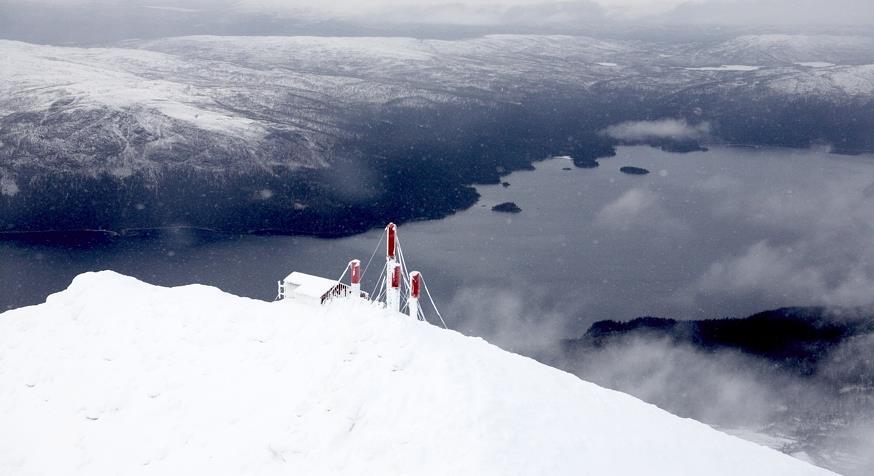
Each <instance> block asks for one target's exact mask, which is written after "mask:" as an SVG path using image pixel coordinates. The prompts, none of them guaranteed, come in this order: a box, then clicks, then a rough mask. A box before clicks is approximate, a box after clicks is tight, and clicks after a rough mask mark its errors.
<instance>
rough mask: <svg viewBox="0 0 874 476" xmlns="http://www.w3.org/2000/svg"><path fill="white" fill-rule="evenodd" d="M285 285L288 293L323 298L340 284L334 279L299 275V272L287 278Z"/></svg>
mask: <svg viewBox="0 0 874 476" xmlns="http://www.w3.org/2000/svg"><path fill="white" fill-rule="evenodd" d="M283 283H285V286H286V290H287V291H286V292H288V293H295V294H300V295H303V296H308V297H313V298H321V297H322V296H324V295H325V293H327V292H329V291H330V290H332V289H334V286H336V285H337V284H338V283H337V281H335V280H333V279H327V278H322V277H319V276H313V275H311V274H306V273H299V272H297V271H295V272H293V273H291V274H289V275H288V276H286V277H285V279H284V280H283Z"/></svg>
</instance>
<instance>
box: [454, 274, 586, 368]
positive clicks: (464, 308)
mask: <svg viewBox="0 0 874 476" xmlns="http://www.w3.org/2000/svg"><path fill="white" fill-rule="evenodd" d="M523 288H524V289H525V290H526V293H525V294H521V293H520V292H519V289H523ZM550 301H553V300H552V299H550V295H549V294H548V293H547V292H546V290H538V289H536V287H535V286H532V285H530V284H528V285H526V286H522V285H521V284H520V285H518V286H507V287H498V286H488V285H483V286H474V287H465V288H463V289H462V290H461V291H459V292H458V293H457V294H456V295H455V296H454V298H453V299H452V301H451V302H450V303H449V305H448V306H447V309H446V311H447V312H446V314H447V315H452V316H455V317H456V318H459V319H460V320H459V321H458V322H456V323H454V324H453V326H452V327H453V328H454V329H456V330H458V331H459V332H462V333H463V334H466V335H471V336H482V337H486V338H488V340H489V342H491V343H493V344H496V345H498V346H500V347H502V348H504V349H507V350H511V351H514V352H519V353H523V354H526V355H530V356H539V355H546V354H552V353H553V352H554V351H555V345H556V343H557V342H558V341H559V340H560V339H562V338H564V337H565V336H566V335H568V326H569V325H570V324H571V323H569V322H568V321H567V312H563V311H562V310H556V309H554V306H552V305H550Z"/></svg>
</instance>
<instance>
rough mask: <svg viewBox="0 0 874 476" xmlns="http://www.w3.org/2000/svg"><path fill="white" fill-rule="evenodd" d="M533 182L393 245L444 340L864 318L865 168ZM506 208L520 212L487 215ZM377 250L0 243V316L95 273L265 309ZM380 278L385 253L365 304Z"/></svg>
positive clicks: (717, 162)
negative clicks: (308, 279)
mask: <svg viewBox="0 0 874 476" xmlns="http://www.w3.org/2000/svg"><path fill="white" fill-rule="evenodd" d="M623 166H636V167H643V168H646V169H648V170H649V171H650V172H651V173H650V174H648V175H629V174H624V173H621V172H620V171H619V169H620V167H623ZM536 167H537V170H535V171H526V172H516V173H513V174H512V175H510V176H508V177H506V180H507V181H508V182H509V183H510V184H511V185H510V186H509V187H503V186H500V185H490V186H481V187H478V190H479V191H480V193H481V194H482V199H481V201H480V203H478V204H477V205H475V206H474V207H472V208H470V209H468V210H465V211H462V212H459V213H457V214H455V215H453V216H451V217H449V218H446V219H443V220H438V221H429V222H418V223H411V224H405V225H403V226H401V227H400V229H399V234H400V238H401V242H402V245H403V247H404V251H405V254H406V257H407V261H408V263H409V264H410V266H411V267H412V268H415V269H418V270H420V271H422V273H423V275H424V277H425V280H426V282H427V283H428V284H429V287H430V288H431V291H432V292H433V294H434V296H435V299H437V303H438V306H439V307H440V308H441V312H442V313H443V314H444V317H445V318H446V320H447V323H448V324H449V326H450V327H453V328H456V329H458V330H461V331H463V332H465V333H469V334H475V335H481V336H483V337H486V338H488V339H489V340H492V341H494V342H496V343H499V344H502V345H504V346H507V347H511V348H517V349H520V350H522V348H524V347H527V346H539V345H542V344H547V343H550V342H552V341H554V340H555V339H556V338H560V337H569V336H575V335H578V334H580V333H582V332H584V331H585V330H586V328H587V327H588V325H589V324H590V323H591V322H593V321H595V320H599V319H605V318H612V319H629V318H633V317H636V316H643V315H658V316H668V317H677V318H684V317H722V316H741V315H746V314H750V313H752V312H755V311H759V310H764V309H768V308H774V307H779V306H786V305H808V304H824V305H850V306H869V305H871V304H872V303H874V157H872V156H858V157H847V156H839V155H832V154H829V153H827V152H826V151H824V150H788V149H747V148H728V147H717V148H713V149H711V150H710V151H708V152H701V153H697V152H696V153H690V154H670V153H666V152H662V151H659V150H656V149H652V148H648V147H624V148H621V149H619V151H618V155H617V156H616V157H613V158H609V159H604V160H602V161H601V166H600V167H598V168H596V169H577V168H573V165H572V164H571V162H570V161H569V160H567V159H563V158H556V159H551V160H547V161H544V162H540V163H537V164H536ZM568 168H569V169H570V170H567V169H568ZM505 201H513V202H515V203H516V204H518V205H519V207H521V208H522V212H521V213H518V214H503V213H496V212H493V211H491V207H492V206H493V205H495V204H498V203H501V202H505ZM380 234H381V230H375V231H371V232H369V233H366V234H363V235H359V236H354V237H349V238H343V239H318V238H307V237H282V236H274V237H266V236H204V235H202V234H200V233H197V232H194V231H190V230H176V231H167V232H164V233H161V234H160V235H157V236H154V237H149V238H134V239H125V240H117V241H108V242H103V243H99V244H92V245H67V246H58V245H43V244H34V243H24V242H20V241H17V242H12V241H6V242H0V280H2V283H3V285H2V288H0V308H11V307H18V306H22V305H27V304H34V303H38V302H42V301H43V300H44V299H45V297H46V296H47V295H48V294H50V293H53V292H56V291H59V290H61V289H63V288H65V287H66V285H67V284H68V283H69V282H70V280H71V279H72V278H73V277H74V276H75V275H76V274H78V273H81V272H84V271H89V270H101V269H112V270H115V271H118V272H121V273H124V274H128V275H132V276H136V277H138V278H140V279H142V280H145V281H147V282H151V283H155V284H161V285H179V284H188V283H195V282H197V283H203V284H209V285H214V286H217V287H219V288H221V289H223V290H225V291H228V292H231V293H234V294H239V295H243V296H250V297H254V298H259V299H265V300H270V299H273V298H274V296H275V294H276V281H277V280H278V279H281V278H282V277H283V276H285V275H286V274H288V273H289V272H290V271H292V270H298V271H303V272H307V273H313V274H318V275H321V276H325V277H338V276H339V275H340V274H341V273H342V271H343V268H344V266H345V264H346V263H347V262H348V261H349V260H350V259H352V258H359V259H362V260H363V261H366V260H367V259H368V257H369V256H370V255H371V252H372V251H373V249H374V246H375V245H376V240H377V239H378V238H379V236H380ZM381 264H382V260H381V257H380V253H378V254H377V258H376V260H375V265H374V266H373V267H372V268H371V269H370V270H368V272H367V274H366V275H365V277H364V287H365V289H367V290H370V287H371V286H372V285H373V280H375V279H376V277H377V276H378V274H379V266H380V265H381Z"/></svg>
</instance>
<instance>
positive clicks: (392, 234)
mask: <svg viewBox="0 0 874 476" xmlns="http://www.w3.org/2000/svg"><path fill="white" fill-rule="evenodd" d="M385 229H386V231H387V232H388V243H387V245H386V247H387V250H386V256H387V257H389V258H394V257H395V246H396V245H397V243H396V242H397V227H396V226H395V224H394V223H389V224H388V226H387V227H385Z"/></svg>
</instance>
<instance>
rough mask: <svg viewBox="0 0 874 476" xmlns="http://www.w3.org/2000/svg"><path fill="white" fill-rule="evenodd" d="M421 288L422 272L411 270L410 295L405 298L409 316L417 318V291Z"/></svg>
mask: <svg viewBox="0 0 874 476" xmlns="http://www.w3.org/2000/svg"><path fill="white" fill-rule="evenodd" d="M421 290H422V273H420V272H418V271H413V272H412V273H410V297H409V299H407V307H409V308H410V309H409V310H410V317H412V318H414V319H418V318H419V292H420V291H421Z"/></svg>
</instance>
